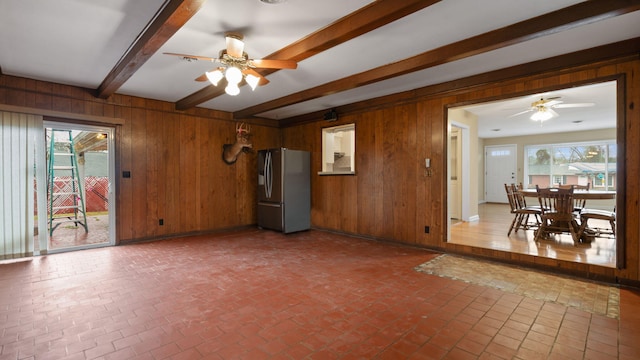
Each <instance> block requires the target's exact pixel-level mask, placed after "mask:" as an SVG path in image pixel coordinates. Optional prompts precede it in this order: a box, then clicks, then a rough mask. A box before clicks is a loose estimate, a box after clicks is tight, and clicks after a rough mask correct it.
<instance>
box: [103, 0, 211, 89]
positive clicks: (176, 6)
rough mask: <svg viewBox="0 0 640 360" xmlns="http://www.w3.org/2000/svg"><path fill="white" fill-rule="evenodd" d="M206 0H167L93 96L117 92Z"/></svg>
mask: <svg viewBox="0 0 640 360" xmlns="http://www.w3.org/2000/svg"><path fill="white" fill-rule="evenodd" d="M204 1H205V0H170V1H169V3H167V4H166V5H165V6H164V8H163V9H162V10H161V12H160V13H159V14H157V16H156V17H155V18H154V19H153V21H152V22H151V23H150V24H149V26H147V27H146V28H145V30H144V32H143V33H142V34H141V35H140V36H139V37H138V38H137V39H136V40H135V41H134V43H133V44H131V47H129V49H127V52H126V53H125V54H124V55H123V57H122V58H121V59H120V61H119V62H118V64H116V66H115V67H114V68H113V69H111V71H110V72H109V74H108V75H107V76H106V77H105V78H104V80H103V81H102V84H100V86H99V87H98V90H97V93H96V96H97V97H99V98H102V99H106V98H108V97H109V96H111V95H112V94H113V93H114V92H116V91H117V90H118V89H119V88H120V87H121V86H122V84H124V83H125V82H126V81H127V80H129V78H130V77H131V76H133V74H134V73H135V72H136V71H137V70H138V69H139V68H140V67H141V66H142V65H144V63H145V62H147V60H149V58H150V57H151V56H153V54H155V53H156V51H158V49H160V47H162V45H163V44H164V43H165V42H167V40H169V38H171V37H172V36H173V35H174V34H175V33H176V32H177V31H178V30H180V28H181V27H182V26H183V25H184V24H186V23H187V21H189V19H191V17H192V16H193V15H195V14H196V13H197V12H198V10H200V7H201V6H202V4H204Z"/></svg>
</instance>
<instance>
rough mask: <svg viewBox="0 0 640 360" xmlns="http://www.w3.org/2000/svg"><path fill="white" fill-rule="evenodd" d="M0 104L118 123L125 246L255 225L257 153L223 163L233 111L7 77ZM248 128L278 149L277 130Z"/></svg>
mask: <svg viewBox="0 0 640 360" xmlns="http://www.w3.org/2000/svg"><path fill="white" fill-rule="evenodd" d="M0 104H5V105H12V106H19V107H24V108H28V109H30V110H33V112H34V113H38V112H40V111H41V112H45V111H58V112H60V113H62V114H70V117H71V118H74V120H70V122H80V123H93V124H95V123H96V122H100V119H101V118H102V119H104V120H105V123H108V122H109V119H110V118H113V119H118V121H116V122H120V123H121V125H115V127H116V149H115V155H116V159H117V160H116V163H117V165H116V168H117V169H116V177H117V183H116V189H117V191H116V194H117V209H116V212H117V218H116V222H117V224H116V227H117V239H118V241H120V242H128V241H132V240H141V239H151V238H157V237H166V236H172V235H183V234H192V233H201V232H210V231H217V230H223V229H231V228H236V227H242V226H248V225H253V224H255V223H256V206H255V202H256V201H255V199H256V186H255V182H256V178H257V170H256V166H257V163H256V158H257V156H256V154H255V153H253V154H241V155H240V156H239V157H238V160H237V162H236V163H235V164H233V165H227V164H225V163H224V162H223V160H222V146H223V144H225V143H232V142H234V141H235V122H234V121H232V119H231V114H229V113H226V112H222V111H212V110H204V109H194V110H192V111H188V112H182V111H175V110H174V106H173V104H171V103H167V102H161V101H155V100H148V99H142V98H136V97H130V96H122V95H114V96H112V97H111V98H109V99H107V100H101V99H97V98H95V97H93V96H92V94H90V93H89V91H88V90H85V89H80V88H76V87H71V86H65V85H58V84H52V83H47V82H42V81H35V80H29V79H24V78H17V77H11V76H6V75H3V76H0ZM83 116H86V118H87V119H89V120H88V121H83V120H81V119H82V118H83ZM77 119H80V120H77ZM96 119H98V120H96ZM55 120H60V121H64V120H65V119H64V118H63V117H58V118H56V119H55ZM251 130H252V133H253V137H252V141H253V146H254V148H255V149H261V148H268V147H277V146H280V132H279V130H278V129H277V128H275V127H267V126H260V125H255V124H254V125H251ZM123 171H130V172H131V178H123V177H122V172H123ZM159 219H163V221H164V225H162V226H160V225H159Z"/></svg>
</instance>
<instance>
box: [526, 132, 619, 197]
mask: <svg viewBox="0 0 640 360" xmlns="http://www.w3.org/2000/svg"><path fill="white" fill-rule="evenodd" d="M525 153H526V159H525V162H526V165H525V168H526V172H527V173H526V174H525V180H526V181H527V183H528V184H529V185H531V186H532V187H533V185H538V186H540V187H549V186H558V185H562V184H570V185H587V184H591V188H592V189H597V190H608V191H615V190H616V181H615V179H616V169H617V166H616V162H617V159H618V156H617V148H616V142H615V140H610V141H596V142H589V143H565V144H554V145H530V146H527V147H525Z"/></svg>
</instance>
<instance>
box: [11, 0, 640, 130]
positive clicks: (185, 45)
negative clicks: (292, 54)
mask: <svg viewBox="0 0 640 360" xmlns="http://www.w3.org/2000/svg"><path fill="white" fill-rule="evenodd" d="M580 2H581V1H576V0H555V1H530V0H487V1H477V0H445V1H441V2H438V3H436V4H434V5H432V6H429V7H426V8H425V9H423V10H421V11H418V12H416V13H414V14H412V15H409V16H406V17H404V18H402V19H400V20H397V21H395V22H392V23H390V24H388V25H385V26H383V27H380V28H378V29H376V30H373V31H370V32H368V33H366V34H364V35H361V36H359V37H357V38H355V39H353V40H350V41H347V42H345V43H342V44H340V45H337V46H335V47H332V48H330V49H328V50H326V51H324V52H321V53H319V54H317V55H314V56H312V57H309V58H307V59H305V60H303V61H300V62H299V64H298V68H297V69H296V70H281V71H278V72H275V73H273V74H270V75H268V76H267V78H268V79H269V80H270V83H269V84H268V85H266V86H263V87H258V88H257V89H256V90H255V91H253V92H252V91H251V90H250V89H249V88H248V87H243V88H242V89H241V93H240V95H238V96H235V97H232V96H228V95H223V96H219V97H217V98H214V99H212V100H209V101H207V102H204V103H202V104H200V105H199V106H201V107H205V108H211V109H218V110H224V111H232V112H233V111H239V110H242V109H246V108H248V107H251V106H255V105H258V104H262V103H265V102H267V101H271V100H274V99H278V98H280V97H283V96H286V95H290V94H292V93H296V92H299V91H302V90H305V89H308V88H311V87H314V86H318V85H322V84H325V83H327V82H330V81H333V80H338V79H341V78H344V77H347V76H350V75H353V74H356V73H360V72H363V71H366V70H370V69H373V68H376V67H379V66H383V65H386V64H389V63H392V62H395V61H399V60H402V59H406V58H408V57H411V56H413V55H417V54H420V53H423V52H426V51H428V50H433V49H435V48H438V47H440V46H443V45H447V44H450V43H452V42H455V41H459V40H463V39H467V38H469V37H472V36H475V35H478V34H481V33H485V32H488V31H491V30H495V29H498V28H501V27H504V26H507V25H510V24H514V23H516V22H519V21H523V20H526V19H529V18H532V17H535V16H538V15H541V14H545V13H548V12H551V11H555V10H558V9H561V8H564V7H567V6H570V5H573V4H576V3H580ZM164 3H165V1H164V0H109V1H105V0H47V1H42V0H2V1H0V69H1V71H2V73H3V74H7V75H14V76H21V77H27V78H32V79H38V80H46V81H52V82H57V83H62V84H69V85H75V86H80V87H85V88H90V89H97V88H98V87H99V86H100V84H101V83H102V81H103V80H104V79H105V77H106V76H107V74H109V72H110V71H111V69H112V68H114V66H115V65H116V64H117V63H118V61H119V59H120V58H122V57H123V56H124V54H125V53H126V51H127V49H128V48H129V47H130V46H131V44H133V43H134V41H135V40H136V38H137V37H138V36H139V34H140V33H141V32H142V31H143V30H144V29H145V27H146V26H147V24H148V23H149V22H150V21H151V20H152V19H153V18H154V15H155V14H156V13H157V12H158V11H159V10H160V9H161V8H162V7H163V6H164ZM369 3H371V1H367V0H348V1H345V0H323V1H311V0H288V1H286V2H284V3H280V4H264V3H262V2H261V1H259V0H234V1H228V0H208V1H206V2H205V4H204V5H203V6H202V8H201V9H200V10H199V11H198V12H197V13H196V14H195V15H194V16H193V17H192V18H191V19H190V20H189V21H188V22H187V23H186V24H185V25H184V26H183V27H182V28H181V29H180V30H178V31H177V32H176V34H175V35H173V37H171V38H170V39H169V40H168V41H167V42H166V43H164V45H163V46H162V47H161V48H160V49H159V50H158V51H157V52H156V53H155V54H154V55H152V56H151V57H150V58H149V60H148V61H147V62H146V63H144V65H142V67H140V69H138V70H137V71H136V72H135V74H134V75H133V76H132V77H130V78H129V79H128V80H127V81H126V82H125V83H124V85H122V86H121V87H120V88H119V89H118V90H117V93H120V94H126V95H134V96H141V97H145V98H151V99H158V100H164V101H169V102H176V101H178V100H180V99H182V98H184V97H186V96H188V95H190V94H192V93H194V92H196V91H198V90H200V89H202V88H203V87H205V85H206V84H205V83H200V82H196V81H194V79H195V78H196V77H198V76H200V75H202V74H203V73H204V72H205V71H207V70H209V69H211V68H212V67H214V65H213V64H211V63H207V62H202V61H198V62H187V61H184V60H181V59H180V58H178V57H172V56H167V55H163V54H162V52H175V53H186V54H195V55H202V56H210V57H216V56H217V55H218V52H219V50H221V49H223V48H224V47H225V40H224V33H225V32H227V31H240V32H242V33H243V34H244V35H245V42H246V47H245V51H246V52H247V53H248V54H249V56H250V57H251V58H261V57H265V56H267V55H269V54H271V53H273V52H275V51H277V50H279V49H281V48H283V47H285V46H287V45H289V44H291V43H293V42H295V41H297V40H299V39H302V38H304V37H306V36H308V35H309V34H311V33H313V32H315V31H317V30H319V29H321V28H323V27H325V26H327V25H329V24H331V23H332V22H334V21H336V20H338V19H340V18H342V17H343V16H345V15H348V14H349V13H351V12H353V11H355V10H358V9H359V8H361V7H363V6H366V5H368V4H369ZM638 24H640V11H635V12H632V13H629V14H626V15H621V16H617V17H613V18H610V19H605V20H602V21H597V22H593V23H591V24H588V25H583V26H580V27H578V28H573V29H570V30H566V31H561V32H558V33H555V34H552V35H548V36H544V37H540V38H537V39H534V40H529V41H525V42H521V43H519V44H515V45H512V46H508V47H503V48H500V49H497V50H493V51H490V52H486V53H482V54H479V55H475V56H471V57H467V58H464V59H461V60H457V61H453V62H448V63H445V64H443V65H438V66H434V67H431V68H428V69H425V70H422V71H418V72H414V73H411V74H407V75H403V76H400V77H395V78H391V79H388V80H384V81H380V82H376V83H373V84H369V85H366V86H361V87H359V88H357V89H352V90H347V91H342V92H339V93H336V94H332V95H329V96H324V97H320V98H317V99H314V100H309V101H304V102H300V103H297V104H293V105H289V106H286V107H283V108H278V109H273V110H269V111H267V112H264V113H262V114H259V116H262V117H267V118H271V119H283V118H288V117H292V116H297V115H302V114H307V113H310V112H314V111H321V110H326V109H330V108H334V107H338V106H341V105H345V104H349V103H353V102H356V101H361V100H367V99H371V98H374V97H379V96H383V95H388V94H392V93H397V92H401V91H406V90H411V89H416V88H420V87H424V86H427V85H433V84H438V83H442V82H446V81H450V80H455V79H460V78H463V77H468V76H471V75H475V74H480V73H484V72H487V71H491V70H497V69H501V68H505V67H509V66H514V65H518V64H522V63H527V62H531V61H535V60H540V59H544V58H548V57H552V56H556V55H561V54H566V53H570V52H574V51H578V50H583V49H588V48H592V47H596V46H600V45H604V44H609V43H612V42H616V41H620V40H626V39H631V38H636V37H640V26H638ZM597 89H598V87H594V88H592V90H594V91H596V90H597ZM554 94H555V93H554ZM558 94H559V95H561V96H563V101H565V102H569V101H570V102H578V101H579V102H594V103H599V102H600V101H601V99H603V97H601V96H600V95H598V94H595V93H594V94H589V93H580V95H578V93H573V92H570V91H569V90H566V91H559V92H558ZM536 96H538V95H535V96H533V95H532V97H528V98H526V99H523V100H522V101H521V102H520V103H514V104H508V106H509V107H511V105H513V107H514V108H523V109H524V107H526V106H528V104H530V103H531V102H532V101H533V100H532V99H533V98H535V97H536ZM574 96H575V101H574ZM514 101H515V100H514ZM523 104H524V105H523ZM500 106H502V107H506V105H505V104H502V105H500ZM475 111H477V112H478V113H479V115H480V116H481V117H482V116H483V115H481V112H483V111H486V109H485V108H476V109H475ZM587 115H589V114H588V113H585V114H583V115H582V116H584V117H585V120H586V116H587ZM567 118H568V117H567ZM583 124H584V125H582V126H583V127H586V126H587V124H588V122H587V121H585V123H583ZM491 126H492V127H491V128H502V129H504V130H503V132H502V134H503V135H504V134H507V128H506V126H502V125H497V124H492V125H491Z"/></svg>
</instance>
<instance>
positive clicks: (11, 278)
mask: <svg viewBox="0 0 640 360" xmlns="http://www.w3.org/2000/svg"><path fill="white" fill-rule="evenodd" d="M437 255H438V254H435V253H431V252H429V251H426V250H421V249H415V248H409V247H402V246H396V245H392V244H385V243H379V242H373V241H368V240H363V239H359V238H351V237H347V236H341V235H336V234H330V233H325V232H320V231H314V230H312V231H305V232H301V233H296V234H289V235H282V234H279V233H275V232H271V231H261V230H247V231H242V232H235V233H227V234H218V235H211V236H197V237H190V238H180V239H172V240H163V241H157V242H148V243H140V244H133V245H125V246H117V247H109V248H99V249H91V250H83V251H76V252H68V253H62V254H55V255H48V256H42V257H37V258H33V259H31V260H27V261H19V262H11V263H4V264H0V360H4V359H200V358H203V359H440V358H447V359H638V358H640V342H639V341H638V339H640V311H638V310H639V309H640V292H638V291H632V290H628V289H621V290H620V319H612V318H610V317H606V316H603V315H597V314H593V313H591V312H586V311H583V310H580V309H576V308H572V307H567V306H563V305H559V304H556V303H552V302H546V301H544V300H539V299H532V298H529V297H526V296H523V295H519V294H514V293H508V292H503V291H501V290H498V289H495V288H491V287H485V286H481V285H474V284H471V283H466V282H463V281H457V280H452V279H449V278H442V277H437V276H434V275H429V274H425V273H421V272H418V271H415V270H414V268H415V267H416V266H417V265H420V264H422V263H424V262H426V261H429V260H431V259H433V258H435V257H436V256H437Z"/></svg>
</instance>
